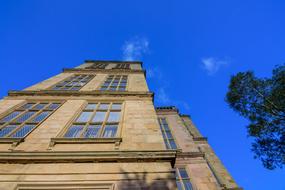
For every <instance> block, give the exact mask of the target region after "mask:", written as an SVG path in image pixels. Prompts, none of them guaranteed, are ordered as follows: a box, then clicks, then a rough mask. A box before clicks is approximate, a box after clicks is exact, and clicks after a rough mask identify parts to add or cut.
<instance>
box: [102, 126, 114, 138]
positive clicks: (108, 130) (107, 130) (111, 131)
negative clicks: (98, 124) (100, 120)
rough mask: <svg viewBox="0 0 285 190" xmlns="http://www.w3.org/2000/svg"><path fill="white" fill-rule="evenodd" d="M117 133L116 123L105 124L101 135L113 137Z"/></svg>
mask: <svg viewBox="0 0 285 190" xmlns="http://www.w3.org/2000/svg"><path fill="white" fill-rule="evenodd" d="M116 133H117V125H106V127H105V130H104V134H103V137H106V138H110V137H115V136H116Z"/></svg>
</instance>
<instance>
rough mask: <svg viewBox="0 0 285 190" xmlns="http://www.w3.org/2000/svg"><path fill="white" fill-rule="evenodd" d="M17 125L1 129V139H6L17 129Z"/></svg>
mask: <svg viewBox="0 0 285 190" xmlns="http://www.w3.org/2000/svg"><path fill="white" fill-rule="evenodd" d="M16 127H17V125H7V126H6V127H4V128H2V129H0V137H5V136H6V135H8V134H9V133H10V132H11V131H13V130H14V129H16Z"/></svg>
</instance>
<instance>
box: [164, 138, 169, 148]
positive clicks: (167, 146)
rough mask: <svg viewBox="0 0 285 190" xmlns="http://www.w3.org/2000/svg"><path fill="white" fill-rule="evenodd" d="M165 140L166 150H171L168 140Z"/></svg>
mask: <svg viewBox="0 0 285 190" xmlns="http://www.w3.org/2000/svg"><path fill="white" fill-rule="evenodd" d="M163 140H164V144H165V146H166V149H170V147H169V144H168V142H167V140H166V139H163Z"/></svg>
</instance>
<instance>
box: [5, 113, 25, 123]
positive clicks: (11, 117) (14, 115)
mask: <svg viewBox="0 0 285 190" xmlns="http://www.w3.org/2000/svg"><path fill="white" fill-rule="evenodd" d="M20 113H22V112H20V111H14V112H12V113H10V114H9V115H7V116H6V117H4V118H3V119H1V121H0V122H8V121H11V120H12V119H13V118H15V117H17V116H18V115H19V114H20Z"/></svg>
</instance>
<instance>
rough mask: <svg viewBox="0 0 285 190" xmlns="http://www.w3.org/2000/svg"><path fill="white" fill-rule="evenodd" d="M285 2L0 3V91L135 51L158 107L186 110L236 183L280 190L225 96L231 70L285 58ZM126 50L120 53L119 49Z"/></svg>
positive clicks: (279, 173)
mask: <svg viewBox="0 0 285 190" xmlns="http://www.w3.org/2000/svg"><path fill="white" fill-rule="evenodd" d="M284 10H285V1H282V0H280V1H262V0H252V1H240V0H231V1H229V0H224V1H213V0H208V1H205V0H200V1H189V0H185V1H166V0H163V1H158V0H156V1H154V0H151V1H133V0H130V1H122V0H120V1H117V0H114V1H100V3H99V1H86V0H85V1H83V0H80V1H71V0H68V1H64V0H61V1H51V0H49V1H40V0H35V1H1V2H0V63H1V70H0V71H1V74H0V81H1V83H0V84H1V85H0V97H3V96H6V95H7V91H8V90H12V89H16V90H21V89H23V88H25V87H28V86H30V85H32V84H34V83H36V82H39V81H41V80H44V79H47V78H48V77H51V76H53V75H55V74H57V73H59V72H61V69H62V68H64V67H74V66H77V65H79V64H81V63H82V62H83V60H85V59H111V60H114V59H115V60H121V59H124V58H126V57H131V58H135V59H140V60H142V61H143V62H144V67H145V68H146V69H147V70H148V71H149V72H148V73H149V74H148V84H149V87H150V89H151V90H152V91H154V92H155V93H156V95H155V96H156V99H155V103H156V105H157V106H158V105H176V106H178V107H179V109H180V111H181V113H185V114H190V115H191V116H192V118H193V121H194V122H195V123H196V125H197V127H198V128H199V129H200V131H201V132H202V134H203V135H205V136H207V137H208V138H209V142H210V144H211V145H212V146H213V148H214V150H215V152H216V153H217V155H218V156H219V157H220V158H221V160H222V162H223V163H224V164H225V166H226V167H227V169H228V170H229V171H230V173H231V174H232V175H233V177H234V178H235V180H236V181H237V183H238V184H239V185H240V186H242V187H244V188H245V189H250V190H263V189H264V190H268V189H270V190H271V189H272V190H285V170H280V169H277V170H274V171H269V170H266V169H264V168H263V166H262V165H261V162H260V161H259V160H255V159H253V154H252V152H251V151H250V142H251V139H250V138H248V137H247V134H246V129H245V125H246V124H247V121H246V120H244V119H243V118H241V117H240V116H239V115H238V114H236V113H234V112H233V111H232V110H231V109H229V107H228V106H227V104H226V103H225V101H224V98H225V94H226V91H227V85H228V84H229V79H230V76H231V75H233V74H235V73H236V72H238V71H245V70H254V71H255V72H256V74H257V75H258V76H270V74H271V70H272V68H273V67H274V65H277V64H281V63H283V62H284V61H285V53H284V50H285V11H284ZM124 53H125V54H124Z"/></svg>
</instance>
